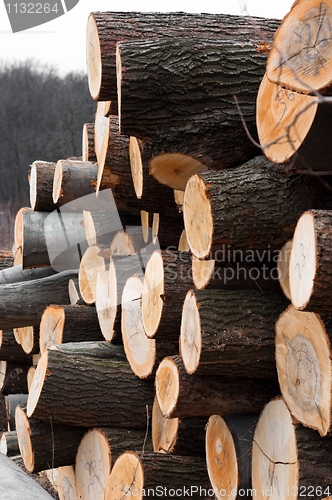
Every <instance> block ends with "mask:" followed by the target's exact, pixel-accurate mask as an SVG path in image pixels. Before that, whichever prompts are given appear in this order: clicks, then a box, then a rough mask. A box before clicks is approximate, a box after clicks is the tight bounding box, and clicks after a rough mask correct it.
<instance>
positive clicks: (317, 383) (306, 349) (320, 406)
mask: <svg viewBox="0 0 332 500" xmlns="http://www.w3.org/2000/svg"><path fill="white" fill-rule="evenodd" d="M330 323H331V318H330V317H327V318H325V317H323V318H321V317H320V316H319V315H318V314H315V313H312V312H304V311H297V310H296V309H295V308H294V307H293V306H289V307H288V308H287V309H286V310H285V311H284V312H283V313H282V314H281V315H280V318H279V319H278V321H277V322H276V338H275V344H276V364H277V370H278V378H279V385H280V390H281V394H282V396H283V398H284V400H285V402H286V403H287V406H288V408H289V409H290V411H291V412H292V415H294V417H295V418H296V419H297V420H298V421H299V422H301V423H302V424H303V425H305V426H307V427H311V428H313V429H317V430H318V431H319V433H320V434H321V435H322V436H325V435H326V434H327V432H329V431H330V429H331V411H332V394H331V387H332V379H331V347H330V345H331V340H332V329H331V324H330Z"/></svg>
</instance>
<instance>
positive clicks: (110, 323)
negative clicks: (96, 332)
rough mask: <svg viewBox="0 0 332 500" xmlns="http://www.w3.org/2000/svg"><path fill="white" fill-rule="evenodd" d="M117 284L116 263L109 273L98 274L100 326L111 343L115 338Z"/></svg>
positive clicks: (97, 300)
mask: <svg viewBox="0 0 332 500" xmlns="http://www.w3.org/2000/svg"><path fill="white" fill-rule="evenodd" d="M117 307H118V304H117V282H116V273H115V267H114V263H113V262H112V261H111V262H110V267H109V269H108V270H107V271H101V272H98V274H97V281H96V310H97V316H98V321H99V326H100V329H101V331H102V334H103V336H104V338H105V340H107V341H109V342H111V340H112V339H113V336H114V321H115V316H116V312H117Z"/></svg>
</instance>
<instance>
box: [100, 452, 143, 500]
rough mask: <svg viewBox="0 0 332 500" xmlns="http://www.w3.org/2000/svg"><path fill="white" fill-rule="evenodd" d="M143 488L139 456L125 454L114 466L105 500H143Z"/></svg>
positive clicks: (131, 453)
mask: <svg viewBox="0 0 332 500" xmlns="http://www.w3.org/2000/svg"><path fill="white" fill-rule="evenodd" d="M143 487H144V474H143V467H142V464H141V462H140V459H139V457H138V455H137V454H136V453H134V452H125V453H123V454H122V455H120V456H119V458H118V459H117V460H116V462H115V464H114V466H113V469H112V472H111V474H110V476H109V478H108V481H107V485H106V490H105V500H122V499H123V498H128V497H133V498H137V500H142V498H143V496H142V492H143ZM135 493H136V494H135Z"/></svg>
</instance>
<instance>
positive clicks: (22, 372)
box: [0, 361, 29, 395]
mask: <svg viewBox="0 0 332 500" xmlns="http://www.w3.org/2000/svg"><path fill="white" fill-rule="evenodd" d="M28 370H29V365H19V364H18V363H7V361H0V390H1V392H2V394H5V395H8V394H27V393H28V380H27V374H28Z"/></svg>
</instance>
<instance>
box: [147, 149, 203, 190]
mask: <svg viewBox="0 0 332 500" xmlns="http://www.w3.org/2000/svg"><path fill="white" fill-rule="evenodd" d="M203 170H206V166H205V165H204V164H203V163H201V162H200V161H198V160H196V159H195V158H192V157H191V156H189V155H185V154H182V153H165V154H160V155H157V156H154V157H153V158H152V159H151V160H150V174H151V175H153V177H154V178H155V179H157V181H159V182H160V183H161V184H164V185H165V186H169V187H171V188H172V189H177V190H179V191H184V190H185V188H186V184H187V181H188V179H189V178H190V177H191V176H192V175H193V174H196V173H198V172H202V171H203Z"/></svg>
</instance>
